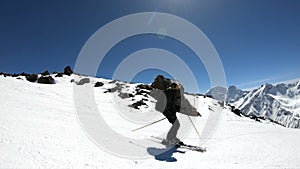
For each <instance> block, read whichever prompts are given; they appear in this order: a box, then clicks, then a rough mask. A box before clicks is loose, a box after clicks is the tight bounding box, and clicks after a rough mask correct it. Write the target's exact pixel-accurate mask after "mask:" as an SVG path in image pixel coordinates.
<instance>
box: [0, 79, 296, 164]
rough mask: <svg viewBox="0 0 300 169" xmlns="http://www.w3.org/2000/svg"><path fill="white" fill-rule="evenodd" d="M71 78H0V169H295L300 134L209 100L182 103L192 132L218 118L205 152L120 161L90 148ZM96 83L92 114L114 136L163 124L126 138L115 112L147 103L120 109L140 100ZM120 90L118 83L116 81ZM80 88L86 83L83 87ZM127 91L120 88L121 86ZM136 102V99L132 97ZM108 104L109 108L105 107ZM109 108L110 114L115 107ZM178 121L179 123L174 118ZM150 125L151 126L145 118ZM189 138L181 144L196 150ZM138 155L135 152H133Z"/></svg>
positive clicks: (125, 125) (126, 126) (125, 124)
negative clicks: (189, 111) (187, 106)
mask: <svg viewBox="0 0 300 169" xmlns="http://www.w3.org/2000/svg"><path fill="white" fill-rule="evenodd" d="M72 78H73V77H72V76H71V77H69V76H64V77H62V78H55V80H56V84H54V85H46V84H37V83H30V82H28V81H25V80H17V79H16V78H12V77H6V78H4V77H3V76H0V89H1V94H0V102H1V104H0V168H1V169H2V168H103V169H110V168H111V169H116V168H128V169H129V168H141V169H153V168H155V169H156V168H158V169H159V168H161V169H165V168H168V169H172V168H190V169H196V168H197V169H198V168H206V169H223V168H224V169H227V168H236V169H241V168H249V169H250V168H251V169H252V168H257V169H268V168H269V169H276V168H278V169H282V168H289V169H298V168H300V163H299V159H300V153H299V152H300V142H299V139H300V130H296V129H291V128H285V127H282V126H279V125H274V124H272V123H267V122H264V123H258V122H255V121H253V120H251V119H248V118H242V117H239V116H236V115H235V114H233V113H231V112H230V111H229V108H227V107H225V108H223V107H222V106H221V105H220V104H218V102H217V101H216V100H213V99H210V98H204V97H202V96H197V97H195V96H191V95H187V96H186V97H187V98H188V99H189V100H190V102H191V103H193V104H194V105H196V107H197V108H198V111H199V112H201V114H202V117H200V118H199V117H198V121H197V123H196V127H197V128H198V130H200V131H201V130H202V129H203V126H204V124H205V122H206V120H207V119H208V116H209V115H210V114H214V113H222V119H221V121H220V123H219V125H218V128H217V130H216V131H215V133H214V134H213V135H212V136H211V137H210V138H209V139H208V141H207V142H205V144H204V146H206V147H207V149H208V151H207V152H205V153H199V152H193V151H186V150H183V149H182V150H181V151H186V152H184V153H183V152H181V153H179V152H174V153H173V156H172V157H173V158H174V159H176V162H165V161H159V160H157V159H155V157H152V156H150V155H149V158H147V159H142V160H134V159H126V158H120V157H118V156H115V155H112V154H110V153H107V152H106V151H103V150H102V149H100V148H99V147H98V146H96V145H95V144H94V143H93V142H92V141H91V140H90V139H89V137H88V136H87V135H86V134H85V132H84V130H83V129H82V128H81V125H80V123H79V121H78V119H77V115H76V110H75V107H74V103H73V83H70V80H71V79H72ZM94 80H95V81H101V82H103V83H104V86H102V87H99V88H95V90H94V91H95V98H96V103H97V107H98V109H99V111H101V113H102V114H103V116H104V117H105V120H106V122H107V123H108V124H109V125H110V126H111V128H113V129H114V130H115V131H117V132H120V134H126V135H128V136H129V137H136V138H149V137H150V136H151V135H156V134H157V133H159V132H161V130H164V131H167V130H168V128H169V127H170V124H169V123H168V122H167V121H166V120H165V121H162V122H160V123H157V124H154V125H152V126H150V127H148V128H145V129H142V130H139V131H137V132H131V130H132V129H134V128H136V127H140V126H142V125H143V124H145V123H146V122H145V123H143V124H138V123H133V122H129V121H127V120H126V119H124V118H122V117H121V116H120V114H118V113H117V111H116V109H120V108H124V110H125V111H129V112H131V113H143V112H144V113H145V112H146V113H147V112H151V113H153V114H155V113H158V112H156V111H155V110H154V109H153V105H154V100H152V98H148V100H147V101H145V102H146V103H147V105H143V106H142V107H140V109H134V108H130V107H128V104H132V103H134V102H135V101H137V100H139V99H142V98H145V97H143V96H138V95H137V96H135V97H134V99H135V100H134V101H133V100H131V99H132V98H125V99H121V98H120V99H119V97H118V92H106V93H104V92H105V91H107V90H108V89H110V88H113V87H115V86H116V82H115V83H110V80H105V79H94ZM120 83H121V82H120ZM85 85H88V84H85ZM126 86H127V87H126ZM135 87H136V84H128V83H124V84H123V88H122V91H123V90H125V91H123V92H129V93H130V92H131V93H134V90H135ZM139 97H140V98H139ZM112 99H113V100H114V101H112ZM116 106H117V108H116ZM179 116H180V117H181V116H185V115H181V114H179ZM151 120H155V119H151ZM198 140H199V139H198V138H197V135H196V133H195V132H194V131H191V133H189V135H188V136H187V137H186V138H185V139H184V140H183V141H184V142H186V143H189V144H195V145H197V144H198ZM141 148H143V147H141Z"/></svg>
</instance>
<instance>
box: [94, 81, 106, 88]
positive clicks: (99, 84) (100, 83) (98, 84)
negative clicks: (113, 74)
mask: <svg viewBox="0 0 300 169" xmlns="http://www.w3.org/2000/svg"><path fill="white" fill-rule="evenodd" d="M103 85H104V83H102V82H96V83H95V87H101V86H103Z"/></svg>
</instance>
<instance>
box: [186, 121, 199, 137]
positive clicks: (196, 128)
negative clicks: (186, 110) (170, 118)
mask: <svg viewBox="0 0 300 169" xmlns="http://www.w3.org/2000/svg"><path fill="white" fill-rule="evenodd" d="M188 117H189V120H190V122H191V123H192V125H193V127H194V129H195V131H196V133H197V135H198V137H199V139H201V137H200V134H199V132H198V130H197V128H196V126H195V125H194V123H193V121H192V119H191V117H190V116H188Z"/></svg>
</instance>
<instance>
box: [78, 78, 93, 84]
mask: <svg viewBox="0 0 300 169" xmlns="http://www.w3.org/2000/svg"><path fill="white" fill-rule="evenodd" d="M86 83H90V79H89V78H83V79H80V80H79V82H77V83H76V84H77V85H83V84H86Z"/></svg>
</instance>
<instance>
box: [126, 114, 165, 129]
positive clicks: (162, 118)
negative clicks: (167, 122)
mask: <svg viewBox="0 0 300 169" xmlns="http://www.w3.org/2000/svg"><path fill="white" fill-rule="evenodd" d="M164 119H166V117H164V118H162V119H160V120H157V121H155V122H152V123H150V124H147V125H145V126H142V127H139V128H136V129H134V130H131V131H132V132H134V131H137V130H140V129H142V128H145V127H148V126H151V125H152V124H155V123H158V122H160V121H163V120H164Z"/></svg>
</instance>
